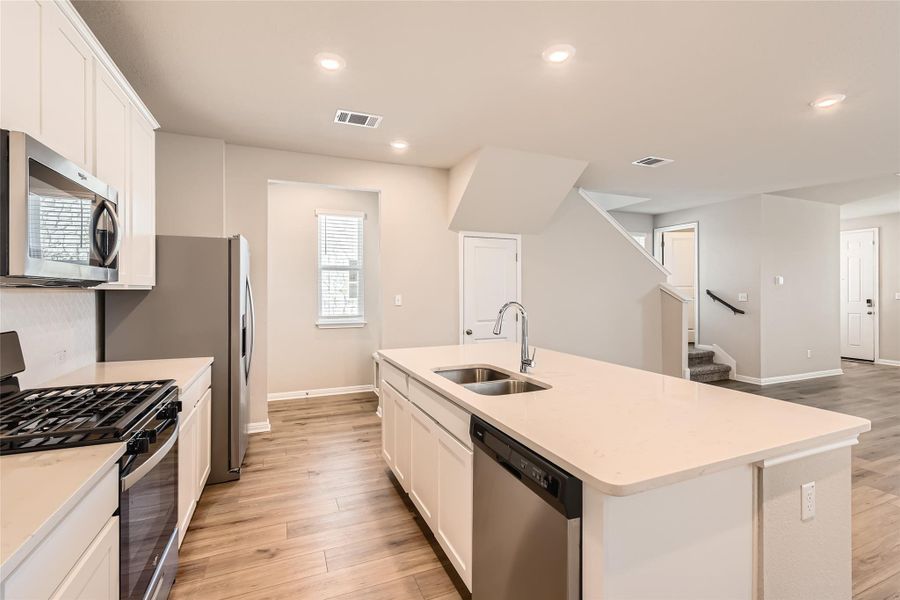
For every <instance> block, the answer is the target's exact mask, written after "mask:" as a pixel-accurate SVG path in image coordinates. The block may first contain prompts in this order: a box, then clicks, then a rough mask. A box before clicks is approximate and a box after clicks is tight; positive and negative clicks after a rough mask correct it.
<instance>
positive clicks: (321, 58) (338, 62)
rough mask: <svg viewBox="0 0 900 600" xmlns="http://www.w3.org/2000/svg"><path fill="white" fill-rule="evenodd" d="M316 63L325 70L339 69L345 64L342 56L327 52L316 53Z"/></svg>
mask: <svg viewBox="0 0 900 600" xmlns="http://www.w3.org/2000/svg"><path fill="white" fill-rule="evenodd" d="M316 64H318V65H319V66H320V67H322V68H323V69H325V70H326V71H340V70H341V69H343V68H344V67H346V66H347V63H346V61H344V59H343V58H341V57H340V56H338V55H337V54H329V53H327V52H322V53H320V54H316Z"/></svg>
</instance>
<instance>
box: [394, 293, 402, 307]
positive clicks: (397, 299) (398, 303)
mask: <svg viewBox="0 0 900 600" xmlns="http://www.w3.org/2000/svg"><path fill="white" fill-rule="evenodd" d="M394 306H403V296H402V295H401V294H397V295H396V296H394Z"/></svg>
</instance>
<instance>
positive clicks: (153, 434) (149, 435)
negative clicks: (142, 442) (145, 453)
mask: <svg viewBox="0 0 900 600" xmlns="http://www.w3.org/2000/svg"><path fill="white" fill-rule="evenodd" d="M143 435H144V436H146V437H147V439H148V440H150V443H151V444H155V443H156V430H155V429H147V430H146V431H144V433H143Z"/></svg>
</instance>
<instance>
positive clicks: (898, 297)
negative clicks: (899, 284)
mask: <svg viewBox="0 0 900 600" xmlns="http://www.w3.org/2000/svg"><path fill="white" fill-rule="evenodd" d="M894 300H900V292H894Z"/></svg>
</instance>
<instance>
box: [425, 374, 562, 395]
mask: <svg viewBox="0 0 900 600" xmlns="http://www.w3.org/2000/svg"><path fill="white" fill-rule="evenodd" d="M435 374H437V375H440V376H441V377H444V378H445V379H449V380H450V381H452V382H453V383H458V384H459V385H461V386H463V387H464V388H466V389H467V390H471V391H473V392H475V393H476V394H483V395H485V396H506V395H508V394H521V393H523V392H539V391H541V390H546V389H550V386H549V385H543V384H540V383H536V382H534V381H529V380H527V379H522V378H519V377H516V376H514V375H510V374H508V373H504V372H503V371H497V370H496V369H492V368H490V367H451V368H448V369H437V370H435Z"/></svg>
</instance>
